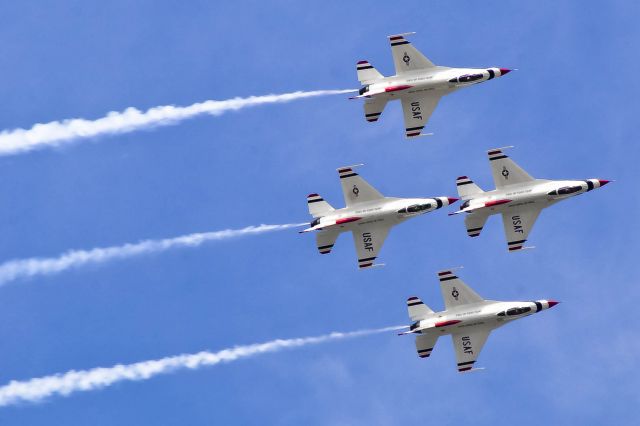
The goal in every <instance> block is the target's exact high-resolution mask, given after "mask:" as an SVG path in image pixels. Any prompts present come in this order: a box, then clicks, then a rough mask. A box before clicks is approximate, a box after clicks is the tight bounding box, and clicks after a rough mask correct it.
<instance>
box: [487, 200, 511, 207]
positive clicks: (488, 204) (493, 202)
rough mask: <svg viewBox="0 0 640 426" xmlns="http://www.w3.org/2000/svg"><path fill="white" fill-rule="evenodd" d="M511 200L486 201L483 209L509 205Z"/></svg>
mask: <svg viewBox="0 0 640 426" xmlns="http://www.w3.org/2000/svg"><path fill="white" fill-rule="evenodd" d="M511 201H512V200H495V201H487V202H486V203H484V206H485V207H493V206H499V205H500V204H507V203H510V202H511Z"/></svg>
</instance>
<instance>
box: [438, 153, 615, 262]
mask: <svg viewBox="0 0 640 426" xmlns="http://www.w3.org/2000/svg"><path fill="white" fill-rule="evenodd" d="M507 148H512V147H507ZM502 149H504V148H500V149H492V150H490V151H488V152H487V154H488V155H489V164H490V165H491V172H492V173H493V181H494V182H495V184H496V189H495V190H493V191H487V192H485V191H483V190H482V189H480V187H479V186H478V185H476V184H475V183H473V181H472V180H471V179H469V178H468V177H467V176H460V177H458V179H457V180H456V184H457V187H458V194H460V198H461V199H462V200H463V203H462V204H461V205H460V210H458V211H456V212H454V213H449V214H450V215H453V214H459V213H468V215H467V217H465V220H464V223H465V226H466V227H467V234H468V235H469V236H470V237H477V236H478V235H480V232H481V231H482V228H483V227H484V224H485V222H486V221H487V218H488V217H489V216H491V215H493V214H497V213H501V214H502V222H503V224H504V232H505V234H506V236H507V247H508V249H509V251H510V252H513V251H518V250H522V249H525V248H531V247H525V246H524V243H525V242H526V241H527V236H528V235H529V232H531V228H533V224H534V223H535V221H536V219H537V218H538V215H539V214H540V212H541V211H542V209H544V208H546V207H549V206H552V205H554V204H556V203H557V202H559V201H562V200H565V199H567V198H569V197H573V196H575V195H580V194H584V193H585V192H589V191H591V190H593V189H596V188H600V187H602V186H604V185H606V184H607V183H609V182H610V181H608V180H602V179H587V180H546V179H534V178H533V177H531V176H530V175H529V174H528V173H527V172H525V171H524V170H523V169H522V168H520V167H519V166H518V165H517V164H516V163H515V162H514V161H513V160H511V159H510V158H509V157H508V156H507V155H505V154H504V153H503V151H502Z"/></svg>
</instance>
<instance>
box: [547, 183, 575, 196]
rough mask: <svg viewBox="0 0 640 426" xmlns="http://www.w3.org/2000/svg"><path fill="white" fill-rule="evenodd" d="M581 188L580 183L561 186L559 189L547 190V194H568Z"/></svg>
mask: <svg viewBox="0 0 640 426" xmlns="http://www.w3.org/2000/svg"><path fill="white" fill-rule="evenodd" d="M581 190H582V186H580V185H576V186H563V187H562V188H560V189H556V190H553V191H551V192H549V195H569V194H573V193H575V192H578V191H581Z"/></svg>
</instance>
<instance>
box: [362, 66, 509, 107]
mask: <svg viewBox="0 0 640 426" xmlns="http://www.w3.org/2000/svg"><path fill="white" fill-rule="evenodd" d="M508 72H509V70H507V69H505V68H449V67H440V66H436V67H432V68H428V69H426V70H420V71H412V72H409V73H405V74H402V75H400V76H397V75H396V76H391V77H384V78H382V79H379V80H376V81H374V82H373V83H371V84H368V85H365V86H363V87H362V88H361V89H360V91H359V96H357V97H366V98H370V97H384V98H388V99H395V98H398V97H404V96H407V95H411V94H416V93H423V92H430V91H437V92H440V93H439V96H443V95H447V94H449V93H451V92H454V91H456V90H458V89H459V88H462V87H467V86H471V85H474V84H478V83H482V82H485V81H488V80H491V79H493V78H495V77H500V76H503V75H505V74H506V73H508Z"/></svg>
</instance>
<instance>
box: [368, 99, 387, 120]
mask: <svg viewBox="0 0 640 426" xmlns="http://www.w3.org/2000/svg"><path fill="white" fill-rule="evenodd" d="M386 105H387V99H385V98H371V99H367V100H366V101H365V103H364V118H365V119H366V120H367V121H369V122H372V121H378V118H380V115H381V114H382V111H383V110H384V107H385V106H386Z"/></svg>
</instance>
